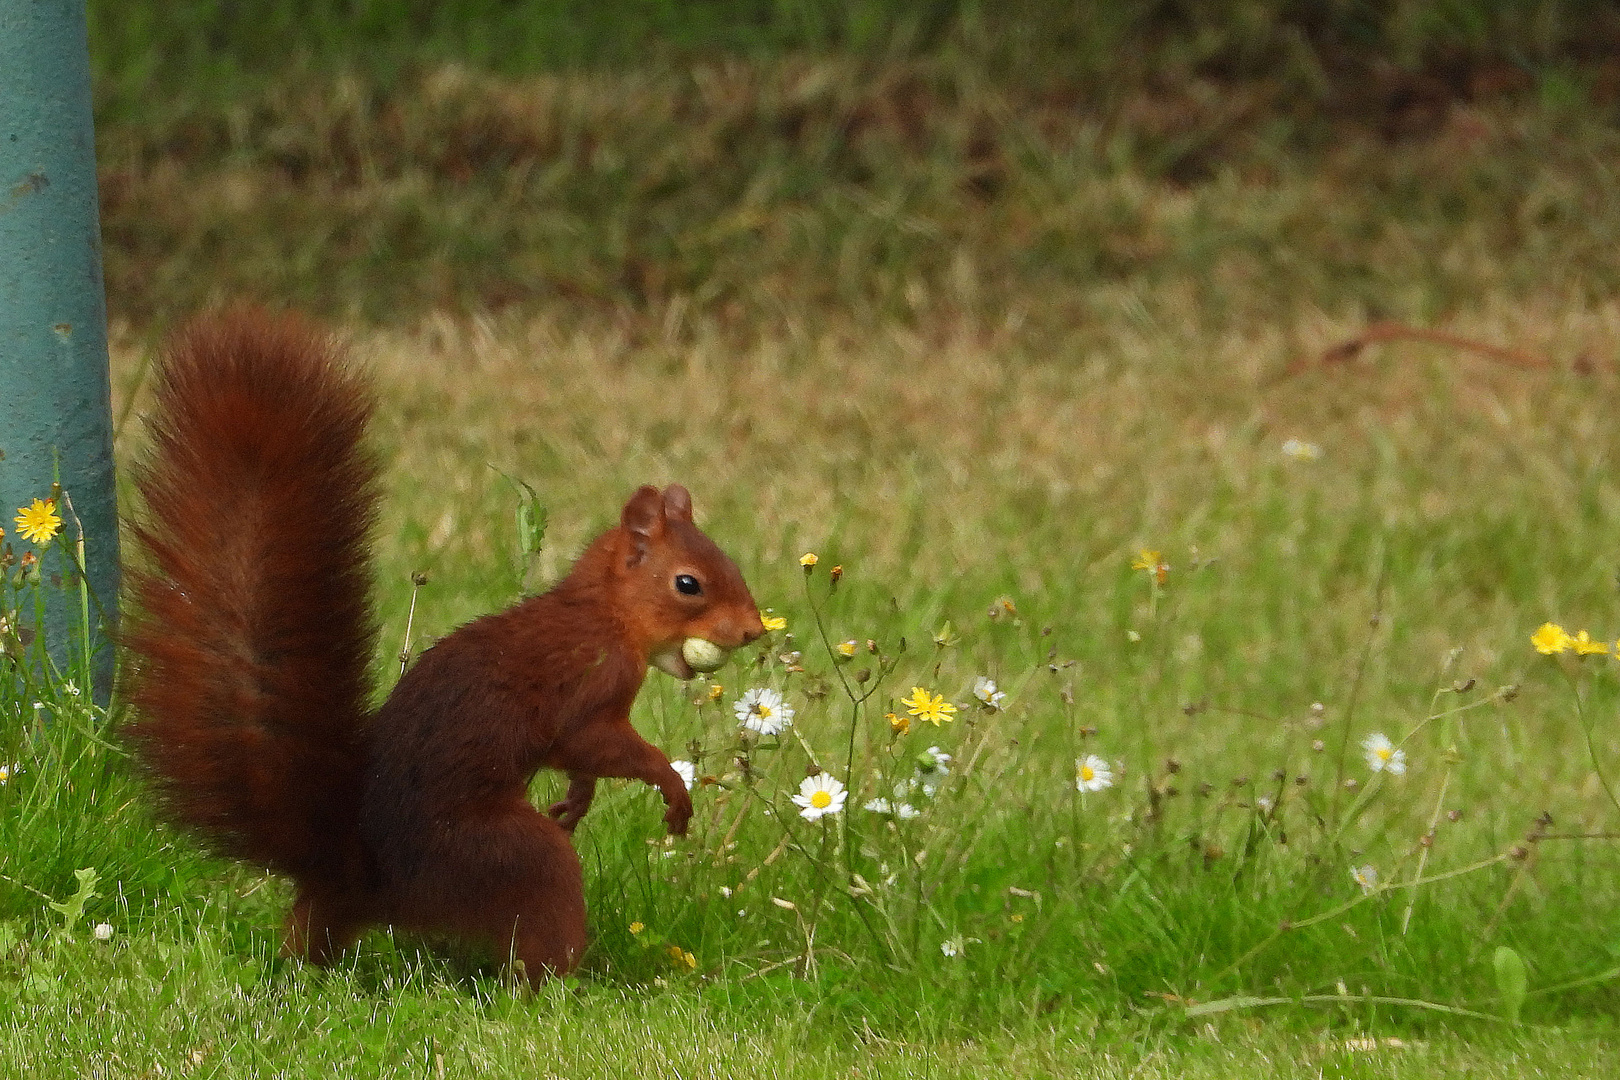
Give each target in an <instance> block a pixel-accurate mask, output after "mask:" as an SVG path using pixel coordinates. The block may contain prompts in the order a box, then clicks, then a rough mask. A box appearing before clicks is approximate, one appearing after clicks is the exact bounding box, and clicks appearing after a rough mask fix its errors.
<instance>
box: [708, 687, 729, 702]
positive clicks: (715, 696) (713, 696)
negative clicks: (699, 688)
mask: <svg viewBox="0 0 1620 1080" xmlns="http://www.w3.org/2000/svg"><path fill="white" fill-rule="evenodd" d="M725 692H726V688H725V687H723V686H721V685H720V684H719V683H710V684H709V700H710V701H719V700H720V695H721V694H723V693H725Z"/></svg>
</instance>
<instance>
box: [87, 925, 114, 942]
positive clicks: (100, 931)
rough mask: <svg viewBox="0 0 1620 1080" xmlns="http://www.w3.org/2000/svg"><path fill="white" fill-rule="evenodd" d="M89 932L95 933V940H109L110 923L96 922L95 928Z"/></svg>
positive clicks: (110, 937)
mask: <svg viewBox="0 0 1620 1080" xmlns="http://www.w3.org/2000/svg"><path fill="white" fill-rule="evenodd" d="M91 933H93V934H95V935H96V940H97V941H111V940H112V936H113V928H112V923H97V924H96V928H95V929H94V930H92V931H91Z"/></svg>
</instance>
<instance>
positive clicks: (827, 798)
mask: <svg viewBox="0 0 1620 1080" xmlns="http://www.w3.org/2000/svg"><path fill="white" fill-rule="evenodd" d="M810 805H811V806H813V807H815V808H816V809H817V810H825V809H827V807H829V806H831V805H832V794H831V793H830V792H826V791H818V792H816V793H815V794H814V795H812V796H810Z"/></svg>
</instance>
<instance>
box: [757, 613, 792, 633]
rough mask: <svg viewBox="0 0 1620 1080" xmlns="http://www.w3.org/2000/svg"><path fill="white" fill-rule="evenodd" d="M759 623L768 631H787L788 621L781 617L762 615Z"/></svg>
mask: <svg viewBox="0 0 1620 1080" xmlns="http://www.w3.org/2000/svg"><path fill="white" fill-rule="evenodd" d="M759 621H760V623H761V625H763V626H764V627H765V629H766V630H767V631H771V630H786V629H787V620H786V619H784V618H782V616H780V615H761V616H760V617H759Z"/></svg>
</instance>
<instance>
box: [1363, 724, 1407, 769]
mask: <svg viewBox="0 0 1620 1080" xmlns="http://www.w3.org/2000/svg"><path fill="white" fill-rule="evenodd" d="M1361 748H1362V750H1364V751H1366V753H1367V768H1369V769H1371V770H1372V771H1373V772H1387V773H1389V774H1390V775H1391V776H1400V775H1401V774H1402V773H1404V772H1405V771H1406V751H1405V750H1401V749H1398V748H1397V747H1396V746H1395V744H1394V743H1392V742H1390V741H1389V736H1388V735H1385V734H1384V733H1383V732H1382V731H1375V732H1373V733H1372V734H1371V735H1369V736H1367V737H1366V738H1365V739H1362V740H1361Z"/></svg>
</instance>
